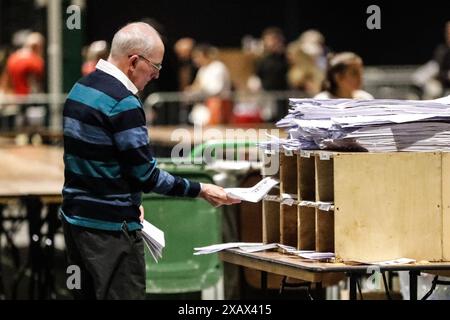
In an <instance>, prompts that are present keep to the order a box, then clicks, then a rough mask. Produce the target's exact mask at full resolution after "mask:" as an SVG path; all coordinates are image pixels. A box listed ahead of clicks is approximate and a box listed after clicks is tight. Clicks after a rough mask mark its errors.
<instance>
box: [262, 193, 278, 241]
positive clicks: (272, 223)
mask: <svg viewBox="0 0 450 320" xmlns="http://www.w3.org/2000/svg"><path fill="white" fill-rule="evenodd" d="M262 210H263V217H262V225H263V233H262V235H263V242H264V243H278V242H280V203H279V202H277V201H269V200H263V209H262Z"/></svg>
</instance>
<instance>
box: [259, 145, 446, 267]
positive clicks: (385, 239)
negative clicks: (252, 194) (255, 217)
mask: <svg viewBox="0 0 450 320" xmlns="http://www.w3.org/2000/svg"><path fill="white" fill-rule="evenodd" d="M268 159H271V160H272V161H274V159H277V160H276V161H278V163H279V171H278V173H273V172H271V175H273V176H274V177H276V178H279V179H280V187H279V189H273V190H272V192H271V196H270V197H268V199H267V200H264V202H263V241H264V242H265V243H271V242H280V243H283V244H286V245H291V246H295V247H297V248H298V249H302V250H316V251H320V252H335V253H336V256H337V258H338V259H342V260H344V261H382V260H390V259H396V258H401V257H406V258H412V259H416V260H418V261H420V260H426V261H450V153H446V152H421V153H419V152H395V153H344V152H342V153H341V152H326V151H301V152H299V153H288V154H286V153H276V154H271V155H267V156H266V159H265V161H267V162H266V163H268V162H269V160H268ZM266 166H267V165H266ZM272 171H273V170H272ZM264 173H265V172H263V174H264ZM266 175H267V174H266ZM304 201H307V203H306V204H305V202H304ZM321 203H322V204H323V203H331V204H330V205H328V207H330V208H331V209H330V208H328V207H327V206H325V208H324V207H322V206H321V205H320V204H321Z"/></svg>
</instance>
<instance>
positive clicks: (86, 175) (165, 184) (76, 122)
mask: <svg viewBox="0 0 450 320" xmlns="http://www.w3.org/2000/svg"><path fill="white" fill-rule="evenodd" d="M63 115H64V164H65V170H64V175H65V182H64V188H63V192H62V193H63V198H64V200H63V205H62V209H61V211H62V214H63V215H64V217H65V219H66V220H67V221H68V222H69V223H72V224H76V225H80V226H85V227H90V228H97V229H104V230H120V229H121V227H122V225H123V223H124V222H126V223H127V226H128V228H129V229H130V230H133V229H139V228H140V227H141V226H140V224H139V214H140V213H139V205H140V204H141V194H142V192H151V191H152V192H156V193H160V194H165V195H171V196H188V197H196V196H197V195H198V193H199V192H200V184H199V183H198V182H193V181H189V180H187V179H183V178H180V177H176V176H172V175H171V174H169V173H167V172H166V171H164V170H161V169H158V168H157V162H156V159H154V158H153V156H152V152H151V149H150V145H149V138H148V130H147V127H146V120H145V113H144V110H143V109H142V104H141V102H140V100H139V99H138V98H137V97H136V96H134V95H133V94H132V93H131V92H130V91H129V90H128V89H127V88H126V87H125V86H124V85H123V84H122V83H121V82H120V81H119V80H118V79H116V78H115V77H113V76H112V75H109V74H108V73H105V72H103V71H101V70H98V69H97V70H96V71H94V72H93V73H91V74H90V75H88V76H86V77H84V78H82V79H81V80H79V81H78V82H77V83H76V84H75V85H74V87H73V88H72V90H71V91H70V93H69V95H68V97H67V100H66V102H65V105H64V113H63Z"/></svg>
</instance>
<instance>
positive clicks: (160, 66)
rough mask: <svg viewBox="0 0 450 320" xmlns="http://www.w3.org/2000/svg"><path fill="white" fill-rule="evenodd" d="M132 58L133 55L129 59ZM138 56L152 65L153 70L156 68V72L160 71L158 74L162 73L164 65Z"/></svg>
mask: <svg viewBox="0 0 450 320" xmlns="http://www.w3.org/2000/svg"><path fill="white" fill-rule="evenodd" d="M131 56H132V55H129V56H128V58H129V57H131ZM137 56H138V57H139V58H142V59H144V60H145V61H147V62H148V63H150V64H151V65H152V67H153V68H155V69H156V70H158V72H159V71H161V69H162V64H161V63H158V64H156V63H153V62H151V61H150V60H148V59H147V58H146V57H144V56H141V55H140V54H138V55H137Z"/></svg>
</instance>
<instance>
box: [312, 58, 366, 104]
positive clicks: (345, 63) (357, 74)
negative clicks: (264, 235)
mask: <svg viewBox="0 0 450 320" xmlns="http://www.w3.org/2000/svg"><path fill="white" fill-rule="evenodd" d="M362 76H363V61H362V59H361V57H360V56H358V55H357V54H355V53H353V52H342V53H338V54H336V55H334V56H332V57H331V58H330V59H329V62H328V69H327V77H326V79H325V82H324V89H325V90H324V91H322V92H320V93H318V94H317V95H316V96H314V98H315V99H344V98H345V99H364V100H371V99H373V96H372V95H371V94H370V93H368V92H366V91H364V90H361V87H362V82H363V79H362Z"/></svg>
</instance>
